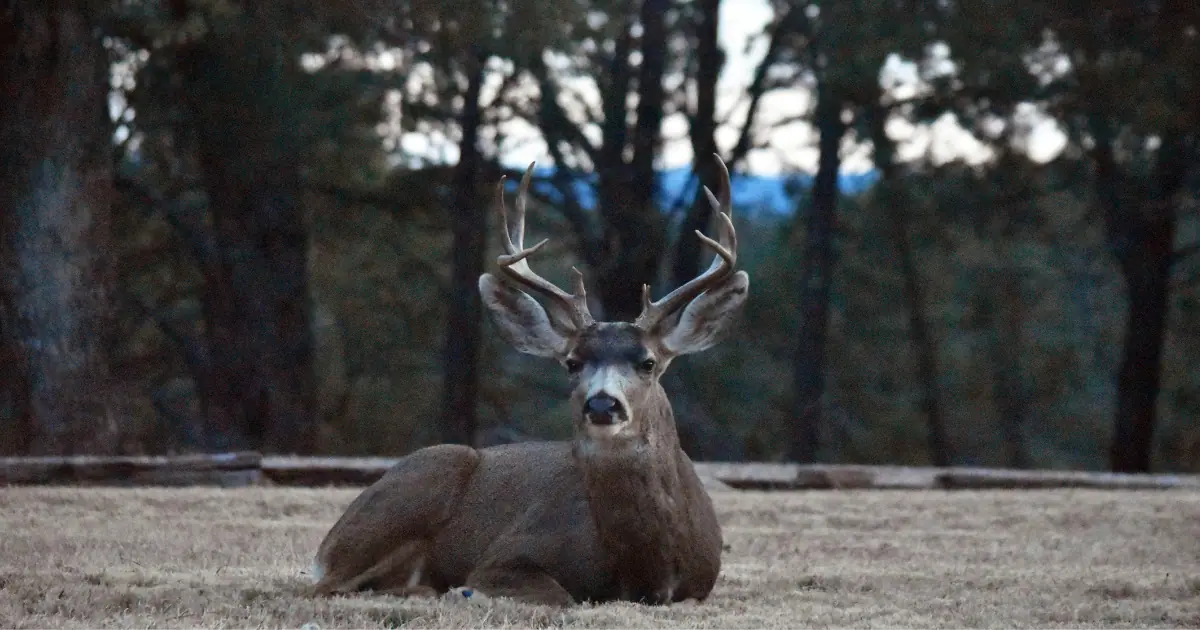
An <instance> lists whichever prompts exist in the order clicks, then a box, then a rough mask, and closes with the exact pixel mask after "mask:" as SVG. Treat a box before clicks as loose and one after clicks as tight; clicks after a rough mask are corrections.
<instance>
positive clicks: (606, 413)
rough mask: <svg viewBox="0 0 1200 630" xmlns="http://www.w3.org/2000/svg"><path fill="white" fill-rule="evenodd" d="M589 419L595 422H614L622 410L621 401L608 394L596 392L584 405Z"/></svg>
mask: <svg viewBox="0 0 1200 630" xmlns="http://www.w3.org/2000/svg"><path fill="white" fill-rule="evenodd" d="M583 408H584V411H585V412H586V413H587V416H588V420H590V421H592V422H593V423H595V424H612V423H613V422H615V421H616V417H617V415H618V414H620V413H621V412H622V410H621V402H620V401H619V400H617V399H616V398H613V397H612V396H609V395H608V394H596V395H595V396H592V397H591V398H589V399H587V403H585V404H584V406H583Z"/></svg>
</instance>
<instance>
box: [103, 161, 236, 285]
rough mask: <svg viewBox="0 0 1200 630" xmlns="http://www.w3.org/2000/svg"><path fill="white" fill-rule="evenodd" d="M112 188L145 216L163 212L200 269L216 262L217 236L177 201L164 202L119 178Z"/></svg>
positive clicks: (149, 190) (154, 193)
mask: <svg viewBox="0 0 1200 630" xmlns="http://www.w3.org/2000/svg"><path fill="white" fill-rule="evenodd" d="M114 187H115V188H116V189H117V191H118V192H121V193H124V194H126V195H128V196H130V197H131V198H133V200H134V201H135V203H137V204H138V205H139V206H141V207H142V209H143V210H144V211H145V213H146V214H152V213H154V212H162V214H163V217H164V218H166V220H167V223H169V224H170V225H171V227H173V228H174V229H175V231H176V232H177V233H178V234H179V236H180V237H181V238H182V239H183V240H184V242H186V243H187V244H188V247H189V248H190V249H191V250H192V255H193V256H194V257H195V258H196V261H197V262H198V263H199V264H200V265H201V266H204V265H207V264H210V263H211V262H213V261H215V260H216V258H217V255H218V251H217V250H218V248H217V238H216V235H214V234H213V233H212V231H211V230H210V229H209V228H208V226H206V225H204V223H203V222H200V221H196V220H195V218H194V217H193V216H191V213H189V212H187V211H186V210H185V209H184V206H183V204H182V203H180V202H179V201H178V200H170V199H167V198H165V197H164V196H163V195H162V194H161V193H159V192H158V191H156V190H154V189H153V188H151V187H149V186H146V185H145V184H143V183H142V182H138V181H135V180H134V179H132V178H129V177H124V176H121V175H118V176H117V177H116V178H115V179H114Z"/></svg>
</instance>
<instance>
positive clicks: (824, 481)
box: [0, 452, 1200, 490]
mask: <svg viewBox="0 0 1200 630" xmlns="http://www.w3.org/2000/svg"><path fill="white" fill-rule="evenodd" d="M396 461H397V459H396V458H386V457H279V456H272V457H263V456H262V455H260V454H258V453H253V452H244V453H222V454H210V455H180V456H155V457H92V456H75V457H9V458H0V486H2V485H66V484H69V485H87V486H98V485H107V486H192V485H215V486H221V487H238V486H248V485H256V484H264V483H265V484H271V485H281V486H305V487H319V486H366V485H369V484H371V483H373V482H374V481H375V480H377V479H379V478H380V477H381V476H383V474H384V472H386V471H387V469H388V468H390V467H391V466H392V465H393V464H395V463H396ZM695 466H696V472H697V473H698V474H699V475H700V477H701V479H702V480H703V481H704V483H705V486H706V487H708V488H710V489H713V490H726V489H731V490H888V489H902V490H973V489H1011V490H1034V489H1050V488H1096V489H1110V490H1167V489H1191V490H1200V475H1161V474H1158V475H1148V474H1117V473H1107V472H1088V471H1056V470H1006V469H991V468H933V467H919V466H861V465H839V464H812V465H799V464H785V463H762V462H758V463H751V462H747V463H730V462H697V463H696V464H695Z"/></svg>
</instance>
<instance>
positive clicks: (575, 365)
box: [567, 359, 583, 374]
mask: <svg viewBox="0 0 1200 630" xmlns="http://www.w3.org/2000/svg"><path fill="white" fill-rule="evenodd" d="M582 369H583V361H580V360H579V359H567V372H570V373H571V374H578V373H579V370H582Z"/></svg>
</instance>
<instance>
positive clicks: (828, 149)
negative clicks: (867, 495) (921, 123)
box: [788, 82, 846, 463]
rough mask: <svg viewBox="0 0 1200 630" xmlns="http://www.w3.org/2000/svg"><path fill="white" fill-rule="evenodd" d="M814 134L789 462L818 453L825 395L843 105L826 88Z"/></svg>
mask: <svg viewBox="0 0 1200 630" xmlns="http://www.w3.org/2000/svg"><path fill="white" fill-rule="evenodd" d="M815 122H816V125H817V131H818V132H819V133H820V142H819V144H818V148H819V151H820V157H819V160H818V166H817V176H816V178H815V179H814V181H813V189H812V203H811V204H810V205H809V208H808V211H809V217H808V239H807V242H806V243H805V252H804V264H803V268H802V271H801V276H800V314H801V316H800V330H799V333H798V335H797V340H796V354H795V363H794V366H793V386H794V389H795V396H796V398H795V416H796V420H795V424H794V426H793V431H792V441H791V444H790V445H789V453H788V454H789V457H790V459H791V460H792V461H796V462H801V463H810V462H814V461H816V458H817V453H818V449H819V448H820V427H821V403H822V398H823V396H824V394H825V342H826V337H827V335H828V328H829V295H830V289H831V286H832V284H833V266H834V259H833V228H834V221H835V218H836V214H837V203H838V171H839V170H840V168H841V154H840V149H841V144H842V137H843V136H844V135H845V133H846V124H845V123H844V122H842V104H841V100H840V99H838V98H837V97H836V96H835V95H834V94H833V92H832V91H831V90H830V89H829V87H828V85H826V84H824V82H822V83H819V84H818V87H817V113H816V121H815Z"/></svg>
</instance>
